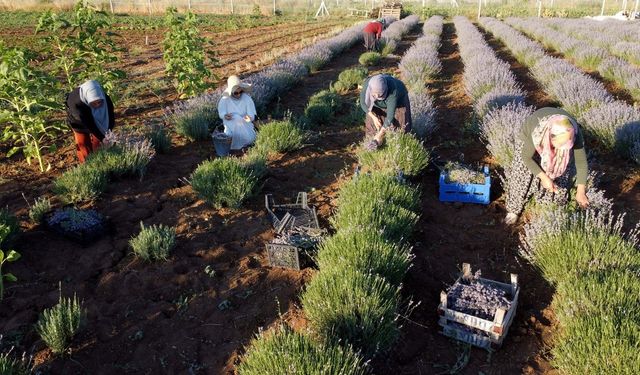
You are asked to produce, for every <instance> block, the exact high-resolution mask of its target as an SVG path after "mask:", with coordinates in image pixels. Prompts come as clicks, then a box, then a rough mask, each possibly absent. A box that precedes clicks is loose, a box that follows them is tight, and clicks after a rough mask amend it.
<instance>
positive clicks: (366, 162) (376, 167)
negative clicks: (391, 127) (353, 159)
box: [357, 132, 429, 176]
mask: <svg viewBox="0 0 640 375" xmlns="http://www.w3.org/2000/svg"><path fill="white" fill-rule="evenodd" d="M357 157H358V161H359V163H360V165H361V166H362V168H363V169H366V170H371V171H382V172H384V173H388V174H396V173H397V172H398V171H402V173H404V174H405V175H406V176H417V175H418V174H420V172H421V171H423V170H424V169H425V168H426V167H427V165H428V164H429V152H428V151H427V150H425V148H424V146H423V145H422V142H420V141H419V140H418V139H417V138H416V137H415V136H414V135H412V134H409V133H402V132H388V133H387V135H386V140H385V144H384V145H383V147H381V148H379V149H378V150H375V151H369V150H367V149H366V148H365V147H361V148H360V149H359V150H358V151H357Z"/></svg>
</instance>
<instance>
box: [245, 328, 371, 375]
mask: <svg viewBox="0 0 640 375" xmlns="http://www.w3.org/2000/svg"><path fill="white" fill-rule="evenodd" d="M366 373H367V371H366V364H365V362H364V361H363V360H362V359H361V358H360V357H359V356H358V354H356V353H354V352H353V350H352V349H351V348H349V347H342V346H340V345H330V344H321V343H317V342H316V341H313V340H311V339H310V338H309V337H308V336H306V335H302V334H300V333H297V332H294V331H292V330H291V329H290V328H287V327H283V328H280V329H278V330H277V331H276V332H268V333H263V334H261V335H260V336H259V337H257V338H256V339H254V340H252V341H251V344H250V345H249V349H248V350H247V353H246V354H245V355H244V356H243V358H242V363H240V365H239V366H238V374H240V375H263V374H289V375H325V374H343V375H364V374H366Z"/></svg>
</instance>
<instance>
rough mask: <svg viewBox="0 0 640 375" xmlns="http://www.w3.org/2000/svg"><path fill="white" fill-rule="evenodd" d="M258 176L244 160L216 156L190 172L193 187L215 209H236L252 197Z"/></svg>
mask: <svg viewBox="0 0 640 375" xmlns="http://www.w3.org/2000/svg"><path fill="white" fill-rule="evenodd" d="M258 180H259V178H258V176H257V175H256V173H255V172H254V171H252V170H251V169H250V168H249V167H248V166H247V165H245V164H243V162H242V161H241V160H238V159H236V158H217V159H213V160H208V161H205V162H203V163H202V164H200V165H199V166H198V168H196V170H195V171H194V172H193V173H192V174H191V187H192V188H193V190H194V191H195V192H196V193H197V194H198V196H199V197H200V198H202V199H204V200H206V201H207V202H208V203H210V204H212V205H213V206H214V207H216V208H221V207H223V206H229V207H233V208H237V207H239V206H240V204H242V202H243V201H244V200H245V199H247V198H248V197H250V196H251V195H252V194H253V192H254V190H255V188H256V186H257V184H258Z"/></svg>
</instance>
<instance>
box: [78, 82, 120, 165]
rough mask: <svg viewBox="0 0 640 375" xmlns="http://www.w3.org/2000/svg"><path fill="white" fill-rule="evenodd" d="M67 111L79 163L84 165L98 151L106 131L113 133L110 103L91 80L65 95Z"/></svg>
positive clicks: (113, 121)
mask: <svg viewBox="0 0 640 375" xmlns="http://www.w3.org/2000/svg"><path fill="white" fill-rule="evenodd" d="M66 107H67V123H68V124H69V126H70V127H71V129H72V130H73V136H74V138H75V141H76V151H77V154H78V159H79V160H80V163H84V161H85V159H86V157H87V156H88V155H89V154H90V153H91V152H93V151H95V150H96V149H98V148H99V147H100V145H101V144H102V140H103V139H104V136H105V134H107V131H109V130H111V129H113V126H114V124H115V117H114V114H113V102H112V101H111V98H110V97H109V95H107V94H106V93H105V92H104V90H102V87H101V86H100V84H99V83H98V82H96V81H93V80H90V81H86V82H85V83H83V84H82V85H80V86H79V87H76V88H75V89H74V90H73V91H71V92H70V93H69V94H67V100H66Z"/></svg>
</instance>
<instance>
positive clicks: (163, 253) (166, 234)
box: [129, 223, 176, 261]
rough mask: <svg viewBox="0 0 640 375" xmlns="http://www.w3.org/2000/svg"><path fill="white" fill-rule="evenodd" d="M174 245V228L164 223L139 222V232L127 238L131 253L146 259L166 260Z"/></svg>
mask: <svg viewBox="0 0 640 375" xmlns="http://www.w3.org/2000/svg"><path fill="white" fill-rule="evenodd" d="M175 245H176V230H175V228H171V227H168V226H166V225H151V226H149V227H145V226H144V225H143V224H142V223H140V233H139V234H138V235H137V236H136V237H134V238H132V239H131V240H129V246H131V248H132V249H133V253H134V254H135V255H136V256H137V257H139V258H142V259H144V260H146V261H154V260H167V258H168V257H169V254H170V253H171V250H173V248H174V247H175Z"/></svg>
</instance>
